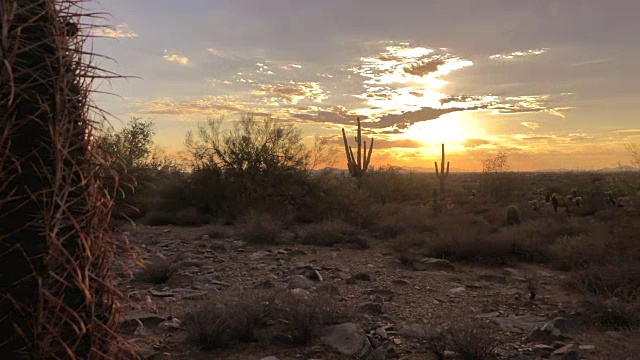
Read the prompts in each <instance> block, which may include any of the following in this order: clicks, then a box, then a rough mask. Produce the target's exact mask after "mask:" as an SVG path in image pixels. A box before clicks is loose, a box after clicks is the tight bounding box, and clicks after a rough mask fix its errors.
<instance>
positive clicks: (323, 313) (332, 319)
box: [284, 295, 351, 345]
mask: <svg viewBox="0 0 640 360" xmlns="http://www.w3.org/2000/svg"><path fill="white" fill-rule="evenodd" d="M284 305H285V307H284V320H285V321H286V322H287V325H286V327H285V328H286V329H287V331H288V332H290V334H291V338H292V340H293V341H294V342H295V343H296V344H301V345H306V344H309V343H310V342H311V340H312V339H313V336H314V334H315V331H316V330H317V328H318V327H319V326H323V325H335V324H338V323H342V322H345V321H348V320H349V317H350V316H351V313H350V312H349V309H348V308H347V307H343V306H340V305H338V304H336V303H335V302H334V301H333V300H332V299H331V298H329V297H325V296H313V297H312V296H308V297H306V296H300V295H295V296H289V297H287V298H286V300H285V302H284Z"/></svg>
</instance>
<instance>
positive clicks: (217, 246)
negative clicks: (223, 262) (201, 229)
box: [209, 241, 227, 253]
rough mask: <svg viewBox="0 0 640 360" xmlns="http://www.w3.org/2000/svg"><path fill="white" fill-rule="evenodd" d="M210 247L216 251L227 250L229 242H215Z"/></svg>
mask: <svg viewBox="0 0 640 360" xmlns="http://www.w3.org/2000/svg"><path fill="white" fill-rule="evenodd" d="M209 249H211V250H213V251H215V252H220V253H222V252H226V251H227V244H225V243H222V242H218V241H216V242H214V243H212V244H211V245H210V246H209Z"/></svg>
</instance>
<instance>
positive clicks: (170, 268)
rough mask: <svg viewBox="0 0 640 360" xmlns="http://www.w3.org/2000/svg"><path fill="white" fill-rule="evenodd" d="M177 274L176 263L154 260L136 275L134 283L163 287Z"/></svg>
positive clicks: (161, 259)
mask: <svg viewBox="0 0 640 360" xmlns="http://www.w3.org/2000/svg"><path fill="white" fill-rule="evenodd" d="M175 272H176V268H175V266H174V261H171V260H168V259H163V258H154V259H152V260H151V261H148V262H147V263H146V264H144V267H143V268H142V269H141V270H139V271H138V272H136V273H135V274H134V277H133V281H135V282H142V283H150V284H154V285H161V284H164V283H166V282H167V281H169V279H170V278H171V276H172V275H173V274H174V273H175Z"/></svg>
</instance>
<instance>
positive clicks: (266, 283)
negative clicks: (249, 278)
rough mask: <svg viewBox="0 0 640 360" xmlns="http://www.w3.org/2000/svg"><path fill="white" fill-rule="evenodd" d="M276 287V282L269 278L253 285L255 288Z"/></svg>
mask: <svg viewBox="0 0 640 360" xmlns="http://www.w3.org/2000/svg"><path fill="white" fill-rule="evenodd" d="M275 287H276V284H274V283H273V281H271V280H269V279H267V280H264V281H261V282H259V283H257V284H256V285H254V286H253V288H254V289H257V290H269V289H273V288H275Z"/></svg>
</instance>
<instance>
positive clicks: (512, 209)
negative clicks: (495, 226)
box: [507, 205, 520, 225]
mask: <svg viewBox="0 0 640 360" xmlns="http://www.w3.org/2000/svg"><path fill="white" fill-rule="evenodd" d="M507 224H509V225H520V210H519V209H518V207H517V206H515V205H511V206H509V207H508V208H507Z"/></svg>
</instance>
